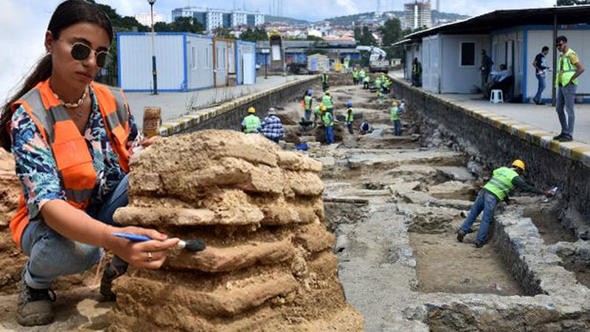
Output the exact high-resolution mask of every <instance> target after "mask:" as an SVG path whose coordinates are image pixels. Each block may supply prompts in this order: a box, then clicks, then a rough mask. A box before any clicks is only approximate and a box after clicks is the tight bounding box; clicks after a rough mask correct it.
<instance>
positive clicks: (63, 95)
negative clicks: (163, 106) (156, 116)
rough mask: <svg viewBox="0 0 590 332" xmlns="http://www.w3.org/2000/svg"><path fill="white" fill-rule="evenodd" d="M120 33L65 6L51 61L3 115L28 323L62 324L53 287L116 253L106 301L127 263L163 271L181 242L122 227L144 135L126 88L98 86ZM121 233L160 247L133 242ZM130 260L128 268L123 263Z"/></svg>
mask: <svg viewBox="0 0 590 332" xmlns="http://www.w3.org/2000/svg"><path fill="white" fill-rule="evenodd" d="M112 39H113V29H112V26H111V23H110V21H109V19H108V17H107V16H106V14H105V13H104V12H103V11H101V10H100V9H99V7H97V6H96V5H95V4H92V3H89V2H86V1H84V0H68V1H64V2H62V3H61V4H60V5H59V6H58V7H57V8H56V10H55V12H54V13H53V15H52V17H51V20H50V22H49V26H48V27H47V32H46V33H45V49H46V51H47V54H46V55H45V56H44V57H43V58H42V59H41V60H40V61H39V63H38V64H37V66H36V67H35V68H34V70H33V71H32V73H31V74H30V76H28V77H27V78H26V79H25V81H24V86H23V88H22V89H21V90H20V91H19V92H18V93H17V94H16V95H15V96H14V97H13V98H12V99H10V101H9V103H8V104H7V105H5V107H3V110H2V111H3V112H2V117H1V123H0V125H1V127H0V128H2V130H0V132H1V136H2V140H1V142H2V145H3V147H4V148H6V149H8V148H10V149H11V150H12V153H13V154H14V157H15V161H16V173H17V175H18V178H19V180H20V183H21V188H22V195H21V198H20V202H19V207H18V211H17V213H16V215H15V216H14V217H13V218H12V219H11V221H10V230H11V233H12V238H13V240H14V241H15V242H16V244H17V245H18V246H20V247H21V248H22V250H23V252H24V253H25V254H26V255H27V256H29V260H28V261H27V262H26V264H25V266H24V268H23V272H22V279H23V281H22V285H21V291H20V295H19V299H18V305H17V321H18V322H19V323H20V324H21V325H25V326H32V325H45V324H49V323H51V322H52V321H53V311H52V306H51V302H52V301H54V300H55V293H54V292H53V291H52V290H51V289H50V287H51V282H52V281H53V280H55V279H56V278H57V277H58V276H61V275H67V274H74V273H79V272H82V271H85V270H87V269H89V268H91V267H92V266H93V265H95V264H96V263H98V262H99V260H100V259H101V257H102V256H103V254H104V252H103V249H102V248H105V249H107V250H110V251H111V252H112V253H113V254H115V255H116V256H118V257H120V259H117V258H115V259H113V261H112V262H111V263H110V264H108V266H107V268H106V269H105V272H104V274H103V279H102V282H101V293H102V294H103V295H105V296H107V297H111V298H112V297H113V294H112V292H111V290H110V284H111V282H112V280H113V279H114V278H115V277H117V276H119V275H121V274H122V273H124V272H125V270H126V268H127V264H126V263H125V262H127V263H129V264H131V265H133V266H136V267H142V268H150V269H157V268H159V267H160V266H161V265H162V264H163V262H164V260H165V259H166V251H167V250H168V249H171V248H173V247H174V246H175V245H176V244H177V242H178V239H176V238H174V239H167V237H166V235H164V234H161V233H159V232H157V231H155V230H152V229H144V228H139V227H124V228H118V227H115V226H113V225H112V224H111V223H112V214H113V212H114V210H115V209H116V208H117V207H120V206H123V205H126V204H127V186H128V179H127V172H128V171H129V151H130V147H131V146H132V144H133V143H134V142H135V143H136V144H141V143H144V145H149V144H150V143H151V142H149V141H147V142H146V141H142V142H139V141H140V140H141V138H140V137H139V136H140V135H139V134H138V131H137V127H136V125H135V122H134V120H133V117H132V116H131V114H130V113H129V108H128V106H127V104H126V102H125V98H124V96H123V94H122V92H121V91H120V90H119V89H116V88H112V87H108V86H105V85H101V84H98V83H95V82H93V79H94V77H95V76H96V74H97V72H98V71H99V69H100V68H101V67H104V66H105V63H106V60H107V58H108V51H109V47H110V46H111V43H112ZM113 231H122V232H127V233H135V234H142V235H147V236H149V237H151V238H152V239H154V240H151V241H145V242H131V241H129V240H126V239H122V238H118V237H115V236H113V235H112V234H111V233H112V232H113ZM121 259H122V260H121Z"/></svg>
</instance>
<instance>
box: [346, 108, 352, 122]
mask: <svg viewBox="0 0 590 332" xmlns="http://www.w3.org/2000/svg"><path fill="white" fill-rule="evenodd" d="M345 121H346V122H353V121H354V112H353V111H352V108H349V109H348V110H346V120H345Z"/></svg>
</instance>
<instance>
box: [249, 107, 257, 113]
mask: <svg viewBox="0 0 590 332" xmlns="http://www.w3.org/2000/svg"><path fill="white" fill-rule="evenodd" d="M248 113H256V110H255V109H254V107H250V108H248Z"/></svg>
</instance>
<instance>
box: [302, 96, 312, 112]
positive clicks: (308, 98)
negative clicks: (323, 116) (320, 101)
mask: <svg viewBox="0 0 590 332" xmlns="http://www.w3.org/2000/svg"><path fill="white" fill-rule="evenodd" d="M303 104H304V105H305V109H306V110H309V109H311V96H305V98H303Z"/></svg>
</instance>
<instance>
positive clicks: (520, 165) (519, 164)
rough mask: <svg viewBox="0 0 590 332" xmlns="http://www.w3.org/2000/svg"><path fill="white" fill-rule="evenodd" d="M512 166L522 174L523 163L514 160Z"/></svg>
mask: <svg viewBox="0 0 590 332" xmlns="http://www.w3.org/2000/svg"><path fill="white" fill-rule="evenodd" d="M512 166H514V167H518V168H520V169H521V170H522V171H523V172H524V162H523V161H522V160H520V159H516V160H515V161H513V162H512Z"/></svg>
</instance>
